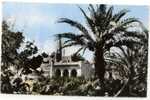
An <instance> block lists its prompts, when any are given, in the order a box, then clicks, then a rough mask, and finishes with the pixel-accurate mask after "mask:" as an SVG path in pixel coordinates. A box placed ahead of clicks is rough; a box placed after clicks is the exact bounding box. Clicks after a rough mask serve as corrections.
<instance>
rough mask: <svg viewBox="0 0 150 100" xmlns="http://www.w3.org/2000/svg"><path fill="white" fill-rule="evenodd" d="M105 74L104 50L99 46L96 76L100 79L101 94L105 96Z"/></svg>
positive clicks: (96, 57)
mask: <svg viewBox="0 0 150 100" xmlns="http://www.w3.org/2000/svg"><path fill="white" fill-rule="evenodd" d="M104 74H105V62H104V58H103V50H102V49H101V48H97V49H96V51H95V76H96V77H98V78H99V79H100V83H101V93H100V95H101V96H104V94H105V84H104Z"/></svg>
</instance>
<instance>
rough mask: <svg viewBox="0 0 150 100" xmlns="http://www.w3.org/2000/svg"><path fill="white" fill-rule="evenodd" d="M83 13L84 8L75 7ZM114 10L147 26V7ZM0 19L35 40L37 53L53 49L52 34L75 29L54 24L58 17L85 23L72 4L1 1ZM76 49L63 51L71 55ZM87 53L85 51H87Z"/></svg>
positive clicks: (84, 6)
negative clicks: (127, 11) (124, 10)
mask: <svg viewBox="0 0 150 100" xmlns="http://www.w3.org/2000/svg"><path fill="white" fill-rule="evenodd" d="M79 6H80V7H82V8H83V9H84V10H85V11H87V6H88V5H85V4H84V5H79ZM114 8H115V11H118V10H121V9H124V8H125V9H128V10H130V12H129V13H128V15H127V17H128V16H130V17H136V18H139V20H140V21H142V22H143V23H144V25H145V26H146V27H148V6H121V5H120V6H115V5H114ZM2 14H3V19H6V20H8V21H10V22H13V23H14V30H16V31H23V32H24V36H25V38H26V40H30V41H35V44H36V45H37V46H38V48H39V49H40V50H39V52H43V51H45V52H47V53H49V54H50V53H51V52H53V51H54V50H55V48H56V43H55V39H54V35H55V34H58V33H63V32H76V31H77V30H76V29H74V28H72V27H70V26H69V25H67V24H58V23H56V22H57V20H58V19H59V18H62V17H67V18H70V19H73V20H76V21H78V22H81V23H83V24H85V22H84V21H85V20H84V17H83V15H82V13H81V12H80V10H79V8H78V7H77V5H76V4H48V3H15V2H13V3H12V2H9V3H8V2H4V3H3V5H2ZM74 49H76V48H74V47H72V48H71V49H67V50H66V51H65V54H66V55H70V54H72V53H73V52H74V51H75V50H74ZM87 52H88V51H87ZM84 56H85V57H86V59H89V60H90V59H92V54H91V53H85V55H84Z"/></svg>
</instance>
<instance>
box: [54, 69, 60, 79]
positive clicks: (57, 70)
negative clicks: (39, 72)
mask: <svg viewBox="0 0 150 100" xmlns="http://www.w3.org/2000/svg"><path fill="white" fill-rule="evenodd" d="M55 76H56V77H60V76H61V71H60V69H56V71H55Z"/></svg>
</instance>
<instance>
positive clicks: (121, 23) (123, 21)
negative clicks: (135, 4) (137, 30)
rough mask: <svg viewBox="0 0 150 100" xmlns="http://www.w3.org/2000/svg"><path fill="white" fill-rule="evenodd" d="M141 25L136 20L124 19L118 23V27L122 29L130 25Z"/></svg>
mask: <svg viewBox="0 0 150 100" xmlns="http://www.w3.org/2000/svg"><path fill="white" fill-rule="evenodd" d="M135 22H136V23H141V22H140V21H139V20H138V19H137V18H126V19H124V20H122V21H121V22H120V25H119V27H124V26H127V25H129V24H132V23H135Z"/></svg>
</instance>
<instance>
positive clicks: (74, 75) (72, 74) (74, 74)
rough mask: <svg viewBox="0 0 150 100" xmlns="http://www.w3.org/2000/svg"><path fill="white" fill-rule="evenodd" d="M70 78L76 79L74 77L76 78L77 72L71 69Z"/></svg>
mask: <svg viewBox="0 0 150 100" xmlns="http://www.w3.org/2000/svg"><path fill="white" fill-rule="evenodd" d="M71 76H72V77H76V76H77V71H76V70H75V69H73V70H72V71H71Z"/></svg>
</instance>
